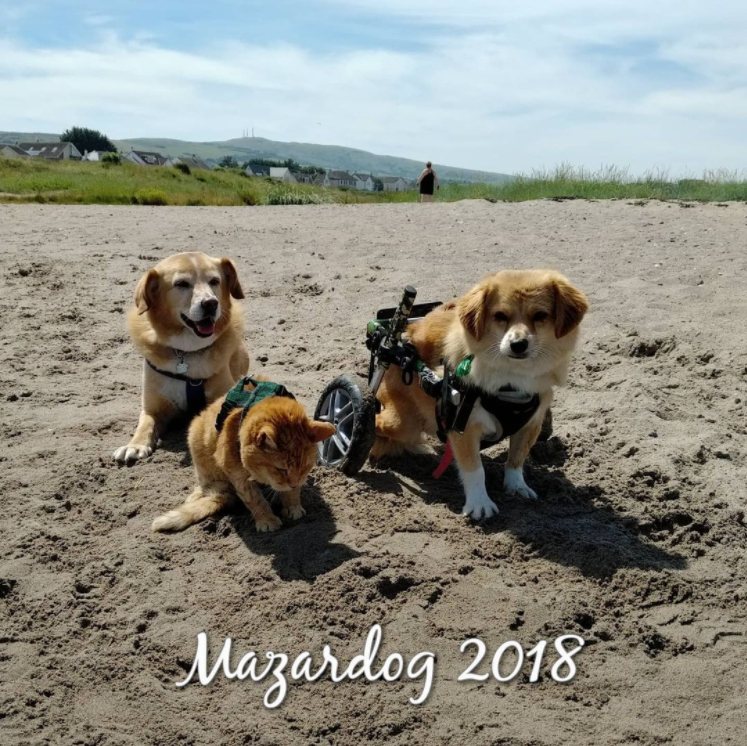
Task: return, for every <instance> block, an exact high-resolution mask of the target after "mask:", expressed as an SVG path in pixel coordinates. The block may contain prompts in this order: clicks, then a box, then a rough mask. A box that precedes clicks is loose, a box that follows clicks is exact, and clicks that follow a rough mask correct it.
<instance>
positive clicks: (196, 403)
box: [145, 360, 207, 417]
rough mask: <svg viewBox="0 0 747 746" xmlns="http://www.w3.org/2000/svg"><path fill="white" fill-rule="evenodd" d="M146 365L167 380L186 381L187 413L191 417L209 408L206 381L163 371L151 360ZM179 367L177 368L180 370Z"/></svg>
mask: <svg viewBox="0 0 747 746" xmlns="http://www.w3.org/2000/svg"><path fill="white" fill-rule="evenodd" d="M145 362H146V363H148V365H150V367H151V368H152V369H153V370H154V371H156V373H160V374H161V375H162V376H166V377H167V378H173V379H175V380H177V381H184V383H185V386H186V393H187V413H188V414H189V416H190V417H194V415H196V414H199V413H200V412H202V410H203V409H205V407H206V406H207V399H206V398H205V380H204V379H203V378H190V377H189V376H185V375H183V374H182V373H171V372H170V371H168V370H161V369H160V368H156V366H155V365H153V363H151V361H150V360H146V361H145ZM178 367H179V366H177V368H178Z"/></svg>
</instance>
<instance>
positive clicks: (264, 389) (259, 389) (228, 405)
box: [215, 376, 295, 432]
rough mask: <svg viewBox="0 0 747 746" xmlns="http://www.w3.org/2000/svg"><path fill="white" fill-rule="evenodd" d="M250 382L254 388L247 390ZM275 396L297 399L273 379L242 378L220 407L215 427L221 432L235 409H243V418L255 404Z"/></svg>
mask: <svg viewBox="0 0 747 746" xmlns="http://www.w3.org/2000/svg"><path fill="white" fill-rule="evenodd" d="M248 384H251V385H253V386H254V388H253V389H251V390H247V389H245V388H244V387H245V386H247V385H248ZM273 396H287V397H290V398H291V399H295V397H294V396H293V394H291V392H290V391H288V389H286V388H285V386H281V385H280V384H279V383H272V382H271V381H255V380H254V379H253V378H252V377H251V376H247V377H246V378H242V379H241V380H240V381H239V382H238V383H237V384H236V385H235V386H234V387H233V388H232V389H231V390H230V391H229V392H228V393H227V394H226V400H225V401H224V402H223V406H222V407H221V408H220V412H219V413H218V417H217V418H216V420H215V429H216V430H217V431H218V432H220V431H221V430H222V429H223V425H224V423H225V421H226V418H227V417H228V415H229V414H231V412H232V411H233V410H234V409H242V410H243V412H242V413H241V419H242V420H243V419H244V417H246V413H247V412H248V411H249V410H250V409H251V408H252V407H253V406H254V405H255V404H259V402H261V401H263V400H264V399H269V398H271V397H273Z"/></svg>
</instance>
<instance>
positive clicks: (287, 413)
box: [152, 384, 335, 531]
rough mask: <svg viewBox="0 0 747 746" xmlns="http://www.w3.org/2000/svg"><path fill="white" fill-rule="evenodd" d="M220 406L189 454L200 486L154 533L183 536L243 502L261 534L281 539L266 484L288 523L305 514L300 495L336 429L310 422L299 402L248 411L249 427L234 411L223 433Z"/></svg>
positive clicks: (199, 427) (206, 416)
mask: <svg viewBox="0 0 747 746" xmlns="http://www.w3.org/2000/svg"><path fill="white" fill-rule="evenodd" d="M247 386H248V388H249V389H251V388H253V386H252V385H251V384H247ZM222 405H223V398H221V399H219V400H218V401H216V402H214V403H213V404H212V405H210V406H209V407H208V408H207V409H205V410H204V411H203V412H202V414H200V415H199V416H197V417H196V418H195V419H194V421H193V422H192V425H191V426H190V428H189V451H190V453H191V454H192V461H193V462H194V465H195V471H196V472H197V481H198V486H197V487H195V489H194V491H193V492H192V494H191V495H190V496H189V497H188V498H187V502H186V503H184V505H182V506H181V507H179V508H177V509H176V510H171V511H169V512H168V513H166V514H164V515H162V516H159V517H158V518H156V519H155V520H154V521H153V525H152V528H153V530H154V531H181V530H182V529H185V528H186V527H187V526H191V525H192V524H193V523H197V522H198V521H201V520H203V519H204V518H207V517H208V516H210V515H214V514H215V513H218V512H219V511H221V510H223V509H224V508H225V507H227V506H229V505H231V504H232V503H234V502H236V498H237V497H238V498H239V499H240V500H241V502H242V503H243V504H244V505H245V506H246V507H247V508H248V509H249V510H250V512H251V514H252V516H253V517H254V522H255V525H256V527H257V531H276V530H277V529H278V528H280V526H281V525H282V523H281V520H280V518H278V517H277V516H276V515H275V513H273V511H272V508H271V507H270V505H269V504H268V502H267V500H265V498H264V496H263V495H262V491H261V489H260V487H259V485H260V484H265V485H267V486H269V487H270V488H271V489H273V490H275V492H277V493H278V494H279V496H280V501H281V503H282V513H283V517H284V518H290V519H297V518H301V517H302V516H303V515H304V514H305V512H306V511H305V510H304V509H303V506H302V505H301V487H302V486H303V484H304V482H305V481H306V479H307V477H308V476H309V473H310V472H311V469H312V468H313V466H314V464H315V463H316V456H317V447H316V444H317V443H319V442H320V441H322V440H325V439H327V438H329V437H331V436H332V435H334V433H335V426H334V425H332V424H330V423H329V422H318V421H316V420H310V419H309V418H308V417H307V416H306V412H305V411H304V408H303V407H302V406H301V405H300V404H299V403H298V402H297V401H296V400H295V399H291V398H289V397H285V396H275V397H272V398H269V399H264V400H263V401H260V402H259V403H257V404H256V405H255V406H253V407H252V408H251V409H249V411H248V412H247V414H246V416H245V417H244V419H243V422H242V419H241V409H235V410H233V411H232V412H231V413H230V414H229V415H228V417H226V421H225V423H224V424H223V428H222V429H221V431H220V432H218V431H217V430H216V429H215V420H216V417H217V416H218V413H219V412H220V410H221V406H222Z"/></svg>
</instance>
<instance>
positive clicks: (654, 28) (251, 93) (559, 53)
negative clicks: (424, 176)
mask: <svg viewBox="0 0 747 746" xmlns="http://www.w3.org/2000/svg"><path fill="white" fill-rule="evenodd" d="M327 2H328V3H331V4H334V3H338V2H341V0H327ZM345 2H346V7H350V6H351V5H355V7H357V8H359V10H360V11H365V12H367V13H370V14H371V15H372V16H374V15H376V16H381V15H386V16H387V17H398V18H400V20H402V21H404V22H406V23H408V24H412V29H413V37H414V39H416V40H417V44H416V45H415V44H414V46H413V49H412V50H407V51H391V50H386V49H359V50H357V51H352V52H346V53H340V52H338V51H335V52H330V53H322V52H319V51H311V50H309V49H303V48H300V47H298V46H291V45H287V44H270V45H267V46H257V45H248V44H242V43H238V42H235V43H227V44H226V43H223V44H222V45H221V47H220V49H207V50H205V49H203V50H201V51H199V52H198V51H193V52H183V51H176V50H174V49H169V48H166V47H165V46H163V45H159V44H158V43H157V42H155V41H152V40H150V41H149V40H139V41H123V40H122V39H121V38H119V37H117V36H115V35H113V34H104V35H102V36H100V37H99V39H98V40H97V41H95V42H92V43H91V45H90V46H87V47H86V48H79V49H40V48H36V47H33V46H30V45H25V44H21V43H19V42H17V41H10V40H6V41H4V42H3V41H0V101H2V102H3V105H2V114H0V129H26V130H37V131H41V130H44V131H59V130H61V129H62V128H64V127H67V126H69V125H71V124H76V123H77V124H83V125H87V126H94V127H97V128H99V129H103V130H104V131H106V132H108V133H109V134H110V135H111V136H113V137H136V136H148V135H150V136H163V137H178V138H184V139H204V140H216V139H224V138H227V137H234V136H237V135H238V134H239V133H240V132H241V131H242V130H243V129H245V128H246V127H251V126H254V127H255V130H256V133H257V134H258V135H262V136H266V137H269V138H272V139H278V140H303V141H307V142H322V143H329V144H340V145H348V146H352V147H360V148H364V149H367V150H372V151H374V152H379V153H387V154H392V155H402V156H408V157H413V158H419V159H426V158H431V159H433V160H434V161H436V162H441V163H448V164H451V165H460V166H465V167H472V168H478V169H486V170H496V171H517V170H523V171H525V170H529V169H532V168H540V167H543V166H552V165H554V164H555V163H558V162H560V161H570V162H572V163H574V164H577V165H584V166H588V167H597V166H599V165H601V164H602V163H615V164H618V165H621V166H630V167H631V168H632V170H634V171H637V172H641V171H644V170H646V169H648V168H651V167H657V166H658V167H668V168H670V170H671V171H672V172H673V173H682V172H686V171H689V172H699V171H700V170H702V169H705V168H740V169H741V168H742V167H743V166H744V164H745V161H747V143H746V142H745V141H744V137H743V130H744V124H745V119H746V118H747V105H745V103H744V102H745V100H747V98H746V97H745V92H746V91H747V55H745V52H744V46H743V39H744V38H745V34H746V33H747V7H743V6H742V4H741V3H740V4H739V5H737V4H736V3H733V2H731V0H729V1H728V2H721V3H719V4H712V5H713V6H714V7H708V6H706V5H705V4H703V3H701V2H697V3H696V2H691V1H690V0H680V2H676V3H675V2H672V1H670V0H661V1H660V2H648V3H643V2H639V0H629V1H626V2H619V1H618V0H608V1H607V2H605V3H600V2H599V1H598V0H595V1H594V2H592V1H591V0H566V1H565V2H551V1H550V0H544V1H542V2H539V1H535V2H531V3H525V4H523V5H519V4H516V5H515V6H514V5H512V6H511V8H510V10H504V11H500V12H497V11H496V5H497V3H495V2H494V0H462V2H460V3H459V4H455V3H453V2H451V0H428V2H425V0H422V1H421V0H409V2H406V3H405V2H401V1H400V0H375V2H374V0H345ZM447 21H448V22H449V23H450V24H451V28H450V29H446V28H445V27H444V25H443V24H444V23H445V22H447ZM318 123H321V125H319V124H318Z"/></svg>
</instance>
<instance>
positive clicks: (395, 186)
mask: <svg viewBox="0 0 747 746" xmlns="http://www.w3.org/2000/svg"><path fill="white" fill-rule="evenodd" d="M379 181H380V182H381V183H382V184H383V185H384V191H385V192H406V191H407V190H408V189H409V188H410V185H409V184H408V183H407V181H406V180H405V179H403V178H402V177H401V176H379Z"/></svg>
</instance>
